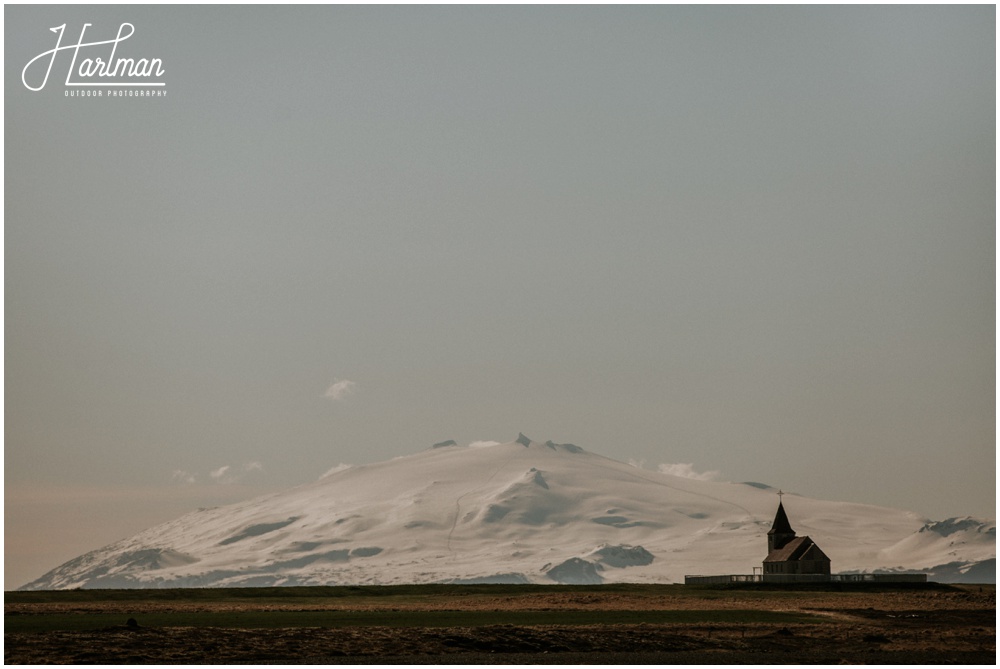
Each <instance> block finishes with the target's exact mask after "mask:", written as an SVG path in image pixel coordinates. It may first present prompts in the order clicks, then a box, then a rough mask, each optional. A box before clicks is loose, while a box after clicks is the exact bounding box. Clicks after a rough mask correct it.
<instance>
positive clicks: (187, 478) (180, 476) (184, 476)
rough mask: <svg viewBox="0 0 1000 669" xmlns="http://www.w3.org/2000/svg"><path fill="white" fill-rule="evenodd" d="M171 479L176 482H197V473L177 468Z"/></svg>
mask: <svg viewBox="0 0 1000 669" xmlns="http://www.w3.org/2000/svg"><path fill="white" fill-rule="evenodd" d="M170 480H171V481H174V482H175V483H186V484H188V485H190V484H192V483H194V482H195V475H194V474H192V473H191V472H186V471H184V470H183V469H175V470H174V473H173V474H171V476H170Z"/></svg>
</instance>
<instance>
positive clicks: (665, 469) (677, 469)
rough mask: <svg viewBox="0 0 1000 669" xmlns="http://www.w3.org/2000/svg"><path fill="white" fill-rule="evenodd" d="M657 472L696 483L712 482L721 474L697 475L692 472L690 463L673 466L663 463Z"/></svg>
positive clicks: (679, 463) (706, 473) (692, 468)
mask: <svg viewBox="0 0 1000 669" xmlns="http://www.w3.org/2000/svg"><path fill="white" fill-rule="evenodd" d="M657 470H658V471H659V472H660V473H661V474H670V475H671V476H680V477H682V478H686V479H695V480H698V481H714V480H715V479H717V478H719V477H720V476H721V475H722V474H721V472H717V471H710V472H701V473H698V472H696V471H695V470H694V464H692V463H690V462H678V463H675V464H667V463H664V464H661V465H660V466H659V467H657Z"/></svg>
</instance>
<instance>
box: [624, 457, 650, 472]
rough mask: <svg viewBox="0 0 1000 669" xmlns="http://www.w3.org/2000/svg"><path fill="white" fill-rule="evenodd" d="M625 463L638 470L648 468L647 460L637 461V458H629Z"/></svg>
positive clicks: (640, 459)
mask: <svg viewBox="0 0 1000 669" xmlns="http://www.w3.org/2000/svg"><path fill="white" fill-rule="evenodd" d="M625 462H627V463H628V464H630V465H632V466H633V467H635V468H636V469H645V468H646V460H645V459H643V458H639V459H638V460H636V459H635V458H629V459H628V460H626V461H625Z"/></svg>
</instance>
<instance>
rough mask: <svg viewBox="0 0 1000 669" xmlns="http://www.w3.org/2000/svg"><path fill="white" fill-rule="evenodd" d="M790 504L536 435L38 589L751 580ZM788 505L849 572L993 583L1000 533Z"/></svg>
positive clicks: (197, 533)
mask: <svg viewBox="0 0 1000 669" xmlns="http://www.w3.org/2000/svg"><path fill="white" fill-rule="evenodd" d="M776 492H777V491H776V490H775V489H773V488H770V487H769V486H766V485H762V484H759V483H723V482H715V481H703V480H696V479H692V478H685V477H680V476H673V475H670V474H665V473H659V472H652V471H648V470H644V469H640V468H638V467H635V466H632V465H629V464H625V463H622V462H618V461H615V460H611V459H608V458H606V457H603V456H600V455H597V454H594V453H590V452H587V451H585V450H583V449H582V448H579V447H577V446H574V445H572V444H554V443H552V442H545V443H538V442H535V441H531V440H530V439H528V438H527V437H525V436H523V435H521V436H520V437H519V438H518V439H517V440H516V441H513V442H510V443H506V444H489V445H485V446H484V445H482V444H473V445H471V446H469V447H463V446H459V445H457V444H455V443H454V442H451V441H449V442H442V443H441V444H438V445H436V446H435V447H434V448H431V449H428V450H425V451H422V452H419V453H416V454H414V455H409V456H404V457H399V458H395V459H393V460H390V461H388V462H381V463H377V464H371V465H361V466H355V467H347V468H335V469H334V470H331V472H330V473H328V474H327V475H326V476H324V477H323V478H321V479H320V480H318V481H316V482H314V483H309V484H306V485H302V486H299V487H296V488H293V489H291V490H288V491H285V492H280V493H276V494H271V495H267V496H264V497H259V498H257V499H252V500H249V501H246V502H241V503H238V504H232V505H229V506H225V507H218V508H213V509H201V510H199V511H195V512H192V513H189V514H187V515H185V516H182V517H180V518H178V519H177V520H174V521H172V522H169V523H165V524H162V525H159V526H156V527H153V528H150V529H148V530H146V531H144V532H141V533H140V534H137V535H135V536H133V537H131V538H128V539H125V540H123V541H119V542H117V543H115V544H112V545H110V546H106V547H104V548H101V549H99V550H96V551H92V552H90V553H87V554H86V555H82V556H80V557H78V558H75V559H73V560H70V561H69V562H67V563H66V564H64V565H62V566H60V567H58V568H56V569H54V570H52V571H51V572H49V573H47V574H45V575H44V576H42V577H41V578H39V579H37V580H35V581H33V582H31V583H29V584H27V585H25V586H24V587H23V588H22V589H29V590H34V589H59V588H77V587H84V588H98V587H100V588H144V587H146V588H157V587H197V586H268V585H318V584H390V583H432V582H466V583H467V582H508V583H522V582H524V583H526V582H535V583H553V582H562V583H600V582H620V581H628V582H659V583H669V582H682V581H683V578H684V575H685V574H712V573H716V574H724V573H734V574H735V573H746V574H748V573H751V571H752V568H753V567H758V566H760V564H761V561H762V560H763V558H764V556H765V554H766V553H767V550H766V548H767V537H766V533H767V531H768V529H770V524H771V521H772V519H773V518H774V513H775V509H776V507H777V502H778V498H777V495H776V494H775V493H776ZM784 506H785V509H786V511H787V513H788V516H789V519H790V521H791V523H792V527H793V528H794V529H795V531H796V532H797V533H798V534H799V535H809V536H811V537H812V538H813V539H814V540H815V541H816V542H817V543H818V544H819V545H820V547H821V548H822V549H823V551H824V552H826V554H827V555H828V556H829V557H830V558H831V560H832V562H833V570H834V572H846V571H874V570H881V569H886V570H893V571H899V570H931V571H933V569H934V568H935V567H942V569H944V568H945V567H947V569H949V570H951V572H954V573H955V574H961V573H968V572H970V570H971V571H972V573H973V574H977V573H982V572H986V571H988V565H990V564H991V563H990V562H988V561H990V560H995V556H996V523H995V521H985V520H976V519H972V518H963V519H949V520H946V521H942V522H937V523H935V522H931V521H930V520H928V519H926V518H923V517H921V516H919V515H917V514H915V513H910V512H907V511H900V510H897V509H890V508H884V507H878V506H870V505H865V504H853V503H849V502H830V501H824V500H817V499H810V498H808V497H803V496H800V495H794V494H786V495H785V497H784ZM977 565H979V566H978V567H977ZM963 570H964V572H963ZM951 572H949V573H951ZM992 573H994V574H995V571H993V572H992ZM980 580H993V579H980Z"/></svg>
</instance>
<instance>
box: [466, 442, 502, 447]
mask: <svg viewBox="0 0 1000 669" xmlns="http://www.w3.org/2000/svg"><path fill="white" fill-rule="evenodd" d="M499 445H500V442H499V441H474V442H472V443H471V444H469V448H489V447H490V446H499Z"/></svg>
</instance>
